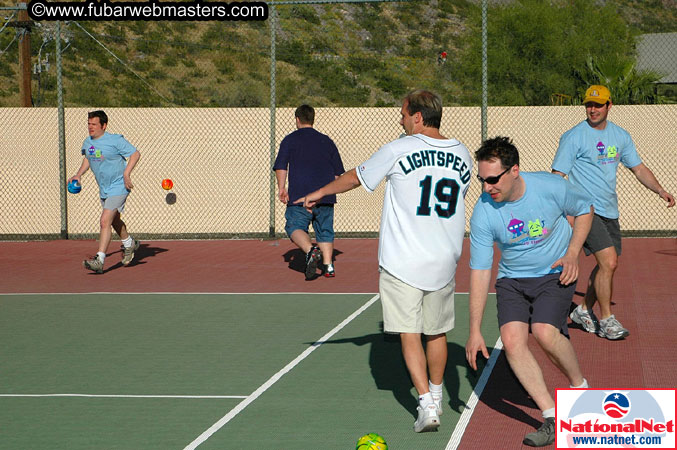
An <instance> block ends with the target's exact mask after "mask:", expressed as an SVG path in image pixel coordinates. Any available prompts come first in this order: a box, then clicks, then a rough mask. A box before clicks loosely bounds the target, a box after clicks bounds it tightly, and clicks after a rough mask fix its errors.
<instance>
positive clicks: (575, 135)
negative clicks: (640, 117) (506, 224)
mask: <svg viewBox="0 0 677 450" xmlns="http://www.w3.org/2000/svg"><path fill="white" fill-rule="evenodd" d="M619 162H621V163H623V165H624V166H625V167H627V168H632V167H635V166H638V165H639V164H641V163H642V160H641V159H640V158H639V155H638V154H637V149H636V148H635V144H634V142H632V138H631V137H630V133H628V132H627V131H625V130H624V129H623V128H621V127H619V126H618V125H616V124H614V123H612V122H609V121H607V123H606V127H605V128H604V129H603V130H597V129H595V128H592V127H591V126H590V125H588V122H587V121H583V122H581V123H579V124H578V125H576V126H575V127H573V128H572V129H570V130H569V131H567V132H566V133H564V134H563V135H562V137H561V138H560V140H559V148H558V149H557V153H556V154H555V160H554V161H553V162H552V169H553V170H557V171H559V172H562V173H565V174H567V175H568V176H569V181H571V184H573V185H575V186H577V187H579V188H580V189H582V190H584V191H585V192H587V193H588V194H590V196H591V197H592V199H593V204H594V205H595V214H599V215H600V216H602V217H606V218H608V219H618V196H617V195H616V170H617V169H618V163H619Z"/></svg>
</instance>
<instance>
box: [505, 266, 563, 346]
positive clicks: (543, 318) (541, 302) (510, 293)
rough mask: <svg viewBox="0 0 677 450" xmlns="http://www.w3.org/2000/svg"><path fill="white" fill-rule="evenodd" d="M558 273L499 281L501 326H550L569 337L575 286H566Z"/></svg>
mask: <svg viewBox="0 0 677 450" xmlns="http://www.w3.org/2000/svg"><path fill="white" fill-rule="evenodd" d="M559 277H560V274H559V273H551V274H549V275H544V276H542V277H535V278H499V279H498V280H496V298H497V306H498V326H499V327H501V326H503V325H505V324H506V323H508V322H524V323H549V324H550V325H552V326H554V327H555V328H559V330H560V331H561V332H562V334H564V335H565V336H569V328H568V327H567V317H568V316H569V305H571V300H572V299H573V297H574V291H575V290H576V283H572V284H570V285H568V286H563V285H561V284H560V283H559Z"/></svg>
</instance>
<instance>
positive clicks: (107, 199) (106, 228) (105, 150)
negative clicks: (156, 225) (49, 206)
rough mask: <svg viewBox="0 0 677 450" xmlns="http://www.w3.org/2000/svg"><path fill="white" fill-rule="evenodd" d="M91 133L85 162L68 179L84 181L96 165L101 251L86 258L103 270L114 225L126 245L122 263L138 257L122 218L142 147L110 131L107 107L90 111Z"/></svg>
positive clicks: (88, 264)
mask: <svg viewBox="0 0 677 450" xmlns="http://www.w3.org/2000/svg"><path fill="white" fill-rule="evenodd" d="M87 117H88V120H87V129H88V131H89V137H88V138H87V139H85V141H84V142H83V143H82V154H83V156H84V158H83V160H82V164H81V165H80V168H79V169H78V171H77V173H76V174H75V175H74V176H72V177H71V178H69V179H68V182H69V183H70V182H71V181H72V180H76V181H77V182H78V183H79V182H80V178H81V177H82V175H83V174H84V173H85V172H87V170H89V169H92V172H93V173H94V178H95V179H96V182H97V184H98V185H99V198H100V199H101V206H102V208H103V212H102V213H101V219H100V231H99V251H98V252H97V254H96V255H95V256H93V257H92V258H91V259H87V260H84V261H83V262H82V264H83V266H84V267H85V268H86V269H89V270H92V271H94V272H96V273H103V264H104V261H105V258H106V250H107V249H108V245H109V244H110V241H111V235H112V232H111V227H112V228H113V229H115V232H116V233H117V234H118V236H120V239H121V240H122V245H123V249H124V250H123V255H122V264H123V265H125V266H126V265H128V264H129V263H131V262H132V260H133V259H134V252H135V251H136V250H138V248H139V241H137V240H134V239H132V237H131V236H130V235H129V233H128V232H127V225H126V224H125V223H124V222H123V221H122V219H120V213H122V212H123V211H124V209H125V202H126V200H127V196H128V195H129V192H130V191H131V189H132V188H133V187H134V185H133V184H132V179H131V174H132V170H133V169H134V166H136V163H137V162H138V161H139V158H140V157H141V154H140V153H139V151H138V150H137V149H136V148H135V147H134V146H133V145H132V144H130V143H129V142H127V140H126V139H125V138H124V137H123V136H122V135H121V134H110V133H107V132H106V127H107V126H108V116H107V115H106V113H105V112H103V111H92V112H90V113H88V115H87Z"/></svg>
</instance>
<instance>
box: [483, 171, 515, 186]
mask: <svg viewBox="0 0 677 450" xmlns="http://www.w3.org/2000/svg"><path fill="white" fill-rule="evenodd" d="M510 169H512V167H508V168H507V169H505V170H504V171H503V172H501V173H500V174H498V175H496V176H495V177H486V178H482V177H481V176H479V175H477V179H478V180H480V183H482V184H484V183H487V184H496V183H498V180H500V179H501V177H502V176H503V175H505V174H506V173H508V171H509V170H510Z"/></svg>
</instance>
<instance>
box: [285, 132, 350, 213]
mask: <svg viewBox="0 0 677 450" xmlns="http://www.w3.org/2000/svg"><path fill="white" fill-rule="evenodd" d="M273 170H287V171H288V172H287V178H288V185H289V188H288V192H289V203H288V204H289V205H291V204H292V202H293V201H294V200H298V199H299V198H301V197H303V196H305V195H306V194H309V193H311V192H313V191H316V190H317V189H319V188H321V187H322V186H324V185H326V184H328V183H330V182H332V181H334V178H335V177H336V176H339V175H341V174H342V173H343V172H345V170H344V168H343V162H342V161H341V156H340V155H339V152H338V149H337V148H336V144H334V141H332V140H331V139H330V138H329V136H327V135H325V134H322V133H320V132H319V131H317V130H315V129H314V128H310V127H306V128H300V129H298V130H296V131H294V132H293V133H291V134H289V135H287V136H286V137H285V138H284V139H283V140H282V143H281V144H280V151H279V152H278V154H277V158H276V159H275V165H274V166H273ZM318 203H321V204H333V203H336V195H327V196H326V197H324V198H322V200H321V201H319V202H318Z"/></svg>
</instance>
